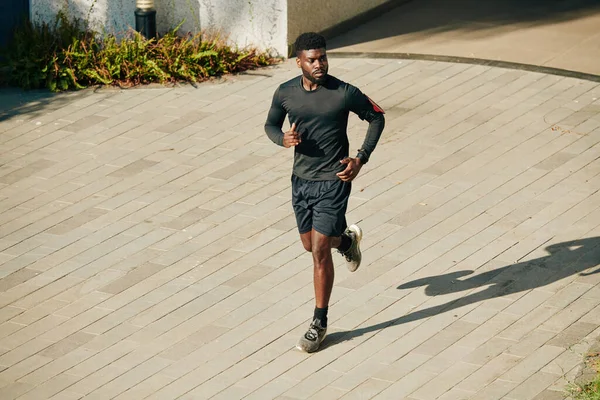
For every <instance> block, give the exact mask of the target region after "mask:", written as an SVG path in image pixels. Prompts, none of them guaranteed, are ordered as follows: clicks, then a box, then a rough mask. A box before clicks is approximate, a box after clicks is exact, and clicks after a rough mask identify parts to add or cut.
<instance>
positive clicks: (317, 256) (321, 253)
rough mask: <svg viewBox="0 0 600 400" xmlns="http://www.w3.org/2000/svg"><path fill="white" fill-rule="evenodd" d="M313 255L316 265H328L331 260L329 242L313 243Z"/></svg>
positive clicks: (319, 241) (317, 241)
mask: <svg viewBox="0 0 600 400" xmlns="http://www.w3.org/2000/svg"><path fill="white" fill-rule="evenodd" d="M312 253H313V259H314V260H315V263H316V264H318V265H321V264H326V263H327V262H328V260H329V259H330V258H331V246H330V244H329V241H328V240H327V239H325V240H316V241H313V243H312Z"/></svg>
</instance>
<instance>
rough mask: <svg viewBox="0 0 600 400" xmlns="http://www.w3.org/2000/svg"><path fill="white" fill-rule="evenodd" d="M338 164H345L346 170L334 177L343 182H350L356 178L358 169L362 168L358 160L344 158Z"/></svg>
mask: <svg viewBox="0 0 600 400" xmlns="http://www.w3.org/2000/svg"><path fill="white" fill-rule="evenodd" d="M340 162H341V163H342V164H346V169H344V170H343V171H342V172H338V173H337V174H336V175H337V176H338V177H339V178H340V179H341V180H343V181H344V182H352V180H353V179H354V178H356V176H357V175H358V173H359V172H360V169H361V168H362V163H361V162H360V159H358V158H350V157H346V158H344V159H343V160H341V161H340Z"/></svg>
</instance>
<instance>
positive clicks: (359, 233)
mask: <svg viewBox="0 0 600 400" xmlns="http://www.w3.org/2000/svg"><path fill="white" fill-rule="evenodd" d="M348 230H349V231H351V232H353V233H354V237H355V239H356V248H357V250H358V254H359V255H360V260H361V262H362V252H361V251H360V241H361V240H362V236H363V232H362V229H360V226H358V225H350V226H349V227H348ZM358 267H360V263H359V265H357V266H356V268H354V269H352V268H350V264H348V271H350V272H356V270H357V269H358Z"/></svg>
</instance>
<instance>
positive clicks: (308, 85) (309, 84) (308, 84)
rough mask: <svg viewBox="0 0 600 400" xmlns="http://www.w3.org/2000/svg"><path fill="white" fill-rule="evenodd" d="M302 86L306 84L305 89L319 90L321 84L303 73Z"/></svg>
mask: <svg viewBox="0 0 600 400" xmlns="http://www.w3.org/2000/svg"><path fill="white" fill-rule="evenodd" d="M302 86H304V89H306V90H308V91H309V92H312V91H313V90H317V89H318V88H319V86H320V85H319V84H318V83H315V82H311V81H310V80H308V79H306V77H305V76H304V75H302Z"/></svg>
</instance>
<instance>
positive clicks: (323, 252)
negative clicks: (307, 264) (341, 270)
mask: <svg viewBox="0 0 600 400" xmlns="http://www.w3.org/2000/svg"><path fill="white" fill-rule="evenodd" d="M311 241H312V255H313V265H314V278H313V280H314V286H315V300H316V306H317V308H325V307H327V306H328V305H329V298H330V297H331V291H332V289H333V280H334V276H335V270H334V268H333V259H332V257H331V249H332V248H337V247H339V245H340V238H339V237H329V236H325V235H323V234H322V233H319V232H317V231H315V230H314V229H313V231H312V237H311Z"/></svg>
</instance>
